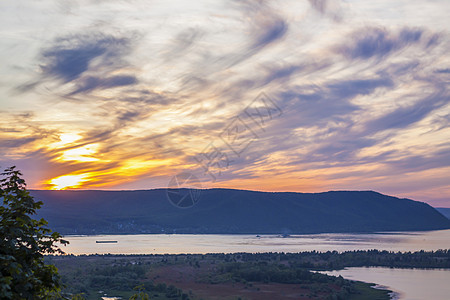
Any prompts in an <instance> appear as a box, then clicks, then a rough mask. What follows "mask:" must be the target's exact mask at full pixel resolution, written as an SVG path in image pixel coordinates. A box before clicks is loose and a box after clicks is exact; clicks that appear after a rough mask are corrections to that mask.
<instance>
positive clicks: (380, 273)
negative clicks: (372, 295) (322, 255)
mask: <svg viewBox="0 0 450 300" xmlns="http://www.w3.org/2000/svg"><path fill="white" fill-rule="evenodd" d="M322 273H326V274H328V275H334V276H339V275H341V276H342V277H344V278H346V279H351V280H359V281H364V282H370V283H377V284H378V285H381V286H385V287H387V288H388V289H390V290H392V291H393V292H394V298H393V299H401V300H428V299H432V300H448V299H450V270H448V269H439V270H436V269H394V268H381V267H370V268H346V269H344V270H339V271H331V272H322Z"/></svg>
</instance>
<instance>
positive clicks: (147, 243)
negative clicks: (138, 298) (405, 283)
mask: <svg viewBox="0 0 450 300" xmlns="http://www.w3.org/2000/svg"><path fill="white" fill-rule="evenodd" d="M65 238H66V239H67V240H69V241H70V244H69V245H68V246H66V247H64V251H65V252H67V253H72V254H95V253H98V254H106V253H111V254H165V253H168V254H178V253H214V252H215V253H233V252H281V251H283V252H301V251H312V250H316V251H332V250H337V251H348V250H368V249H379V250H390V251H418V250H438V249H450V230H439V231H426V232H402V233H399V232H396V233H392V232H391V233H378V234H342V233H333V234H329V233H328V234H313V235H294V236H290V237H286V238H283V237H280V236H275V235H263V236H261V237H256V236H255V235H193V234H192V235H191V234H184V235H182V234H173V235H166V234H142V235H97V236H67V237H65ZM105 240H107V241H108V240H114V241H117V243H114V244H98V243H96V241H105Z"/></svg>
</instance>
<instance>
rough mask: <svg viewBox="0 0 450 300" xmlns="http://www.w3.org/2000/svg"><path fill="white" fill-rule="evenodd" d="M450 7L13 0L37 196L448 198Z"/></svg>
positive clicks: (21, 150) (16, 103)
mask: <svg viewBox="0 0 450 300" xmlns="http://www.w3.org/2000/svg"><path fill="white" fill-rule="evenodd" d="M449 12H450V1H448V0H442V1H438V0H436V1H425V0H423V1H417V0H399V1H392V0H381V1H362V0H354V1H350V0H348V1H327V0H310V1H292V0H283V1H281V0H280V1H256V0H255V1H252V0H248V1H231V0H227V1H220V0H214V1H213V0H210V1H171V0H164V1H157V0H155V1H150V0H149V1H138V0H136V1H119V0H112V1H109V0H108V1H106V0H104V1H103V0H97V1H94V0H70V1H69V0H66V1H49V0H43V1H31V0H29V1H22V0H15V1H1V3H0V40H1V42H0V66H1V68H0V167H1V168H2V169H4V168H7V167H9V166H12V165H16V166H17V167H18V168H19V169H20V170H21V171H22V173H23V174H24V178H25V179H26V181H27V185H28V187H29V188H32V189H111V190H118V189H151V188H161V187H167V186H177V185H178V184H180V185H181V186H188V187H199V188H200V187H201V188H213V187H224V188H237V189H251V190H262V191H295V192H323V191H329V190H375V191H378V192H381V193H385V194H389V195H394V196H398V197H405V198H411V199H414V200H419V201H424V202H427V203H429V204H431V205H433V206H437V207H450V180H449V178H450V176H449V175H450V126H449V121H450V101H449V99H450V97H449V95H450V94H449V91H448V86H449V81H450V55H449V53H450V35H449V30H450V22H449V21H448V20H449Z"/></svg>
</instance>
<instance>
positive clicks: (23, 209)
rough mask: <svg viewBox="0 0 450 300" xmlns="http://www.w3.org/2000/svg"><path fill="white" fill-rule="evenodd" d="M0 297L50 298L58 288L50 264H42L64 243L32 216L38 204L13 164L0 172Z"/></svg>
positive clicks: (58, 281)
mask: <svg viewBox="0 0 450 300" xmlns="http://www.w3.org/2000/svg"><path fill="white" fill-rule="evenodd" d="M0 175H1V177H0V178H2V179H0V237H1V238H0V273H1V276H0V299H14V300H16V299H27V300H28V299H51V298H54V297H57V296H56V295H58V294H59V292H60V290H61V281H60V277H59V275H58V272H57V269H56V267H55V266H53V265H46V264H44V255H45V254H63V253H64V252H63V251H62V250H61V249H60V248H59V246H58V243H59V244H62V245H65V244H67V243H68V242H67V241H65V240H63V239H62V237H61V235H60V234H59V233H57V232H52V230H50V229H49V228H48V227H47V224H48V223H47V221H45V220H44V219H40V220H35V219H33V218H32V216H33V215H35V214H36V211H37V210H38V209H40V208H41V206H42V204H43V203H42V202H41V201H35V200H34V199H33V197H32V196H31V195H30V193H29V192H28V191H27V189H26V184H25V180H24V179H22V178H21V176H22V173H20V171H18V170H16V168H15V167H11V168H8V169H6V170H4V172H3V173H1V174H0Z"/></svg>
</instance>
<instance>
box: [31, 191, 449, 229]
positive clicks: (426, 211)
mask: <svg viewBox="0 0 450 300" xmlns="http://www.w3.org/2000/svg"><path fill="white" fill-rule="evenodd" d="M194 192H195V193H199V197H198V199H195V200H198V202H197V203H196V204H195V205H194V206H192V207H189V208H183V209H180V208H178V207H175V206H174V205H172V203H170V202H169V199H171V198H170V197H172V198H173V197H175V198H176V196H177V195H181V196H182V195H186V194H190V193H194ZM31 194H32V195H33V196H34V197H35V198H36V199H37V200H41V201H43V202H44V205H43V207H42V209H41V210H40V211H39V216H38V217H44V218H45V219H47V220H48V221H49V226H50V227H51V228H52V229H54V230H56V231H59V232H60V233H62V234H115V233H218V234H219V233H220V234H227V233H232V234H234V233H237V234H241V233H246V234H294V233H297V234H304V233H322V232H374V231H415V230H417V231H420V230H437V229H448V228H450V220H448V219H447V218H446V217H444V216H443V215H442V214H440V213H439V212H438V211H437V210H435V209H434V208H433V207H431V206H430V205H428V204H426V203H424V202H419V201H414V200H411V199H406V198H397V197H393V196H387V195H383V194H381V193H378V192H375V191H328V192H321V193H297V192H263V191H251V190H236V189H223V188H213V189H202V190H192V189H152V190H125V191H105V190H65V191H46V190H31ZM195 195H197V194H195ZM188 198H189V196H188ZM177 199H181V198H180V197H179V198H177Z"/></svg>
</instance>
